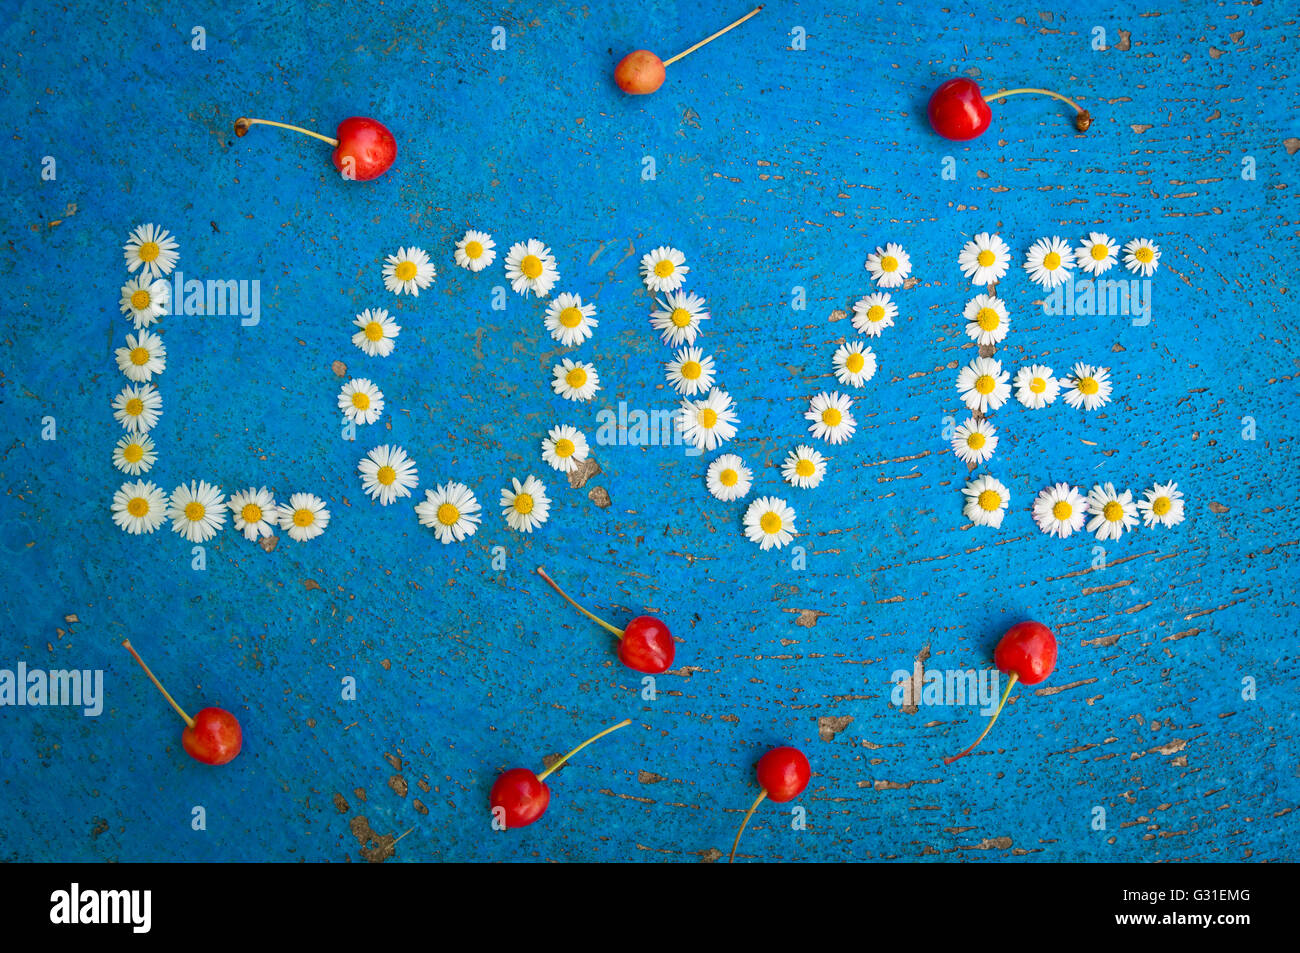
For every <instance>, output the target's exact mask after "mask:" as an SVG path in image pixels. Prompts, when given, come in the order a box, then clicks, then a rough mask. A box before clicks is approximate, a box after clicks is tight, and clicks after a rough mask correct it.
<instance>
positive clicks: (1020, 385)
mask: <svg viewBox="0 0 1300 953" xmlns="http://www.w3.org/2000/svg"><path fill="white" fill-rule="evenodd" d="M1012 386H1013V387H1014V388H1015V391H1016V400H1018V401H1020V403H1022V404H1023V405H1024V406H1026V407H1028V408H1029V409H1030V410H1042V409H1043V408H1044V407H1046V406H1047V405H1048V404H1050V403H1052V401H1054V400H1056V395H1057V394H1058V393H1060V390H1061V382H1060V381H1058V380H1057V379H1056V378H1055V377H1054V376H1052V369H1051V368H1050V367H1047V366H1046V365H1043V364H1030V365H1029V366H1028V367H1022V368H1020V370H1018V371H1016V377H1015V380H1014V381H1012Z"/></svg>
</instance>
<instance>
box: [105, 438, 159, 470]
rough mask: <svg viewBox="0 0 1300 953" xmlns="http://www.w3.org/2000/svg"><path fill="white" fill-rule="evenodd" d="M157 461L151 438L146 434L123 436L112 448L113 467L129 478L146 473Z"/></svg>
mask: <svg viewBox="0 0 1300 953" xmlns="http://www.w3.org/2000/svg"><path fill="white" fill-rule="evenodd" d="M157 461H158V454H157V453H155V452H154V445H153V438H152V437H150V436H149V435H148V434H147V433H140V434H125V435H124V436H122V437H120V438H119V439H118V441H117V446H115V447H114V448H113V466H115V467H117V468H118V469H119V470H121V471H122V472H123V473H129V474H131V476H139V475H140V474H141V473H148V472H149V470H150V468H151V467H152V466H153V465H154V464H155V463H156V462H157Z"/></svg>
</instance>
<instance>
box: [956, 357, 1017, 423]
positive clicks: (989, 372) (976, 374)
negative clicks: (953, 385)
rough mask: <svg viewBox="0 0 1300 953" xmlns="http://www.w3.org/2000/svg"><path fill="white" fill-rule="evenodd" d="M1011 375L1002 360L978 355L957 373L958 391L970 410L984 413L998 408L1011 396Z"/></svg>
mask: <svg viewBox="0 0 1300 953" xmlns="http://www.w3.org/2000/svg"><path fill="white" fill-rule="evenodd" d="M1010 376H1011V375H1010V374H1009V373H1007V372H1006V371H1004V370H1003V369H1002V362H1001V361H999V360H997V359H996V358H992V357H977V358H975V360H973V361H971V362H970V363H969V364H967V365H966V366H965V367H963V368H962V369H961V373H959V374H958V375H957V392H958V393H959V394H961V399H962V400H963V401H964V402H965V404H966V407H967V408H968V409H970V410H978V411H979V412H980V413H982V414H986V413H988V412H989V411H990V410H997V409H998V408H999V407H1001V406H1002V405H1003V404H1005V403H1006V402H1007V398H1008V397H1010V396H1011V385H1010V384H1008V383H1007V379H1008V378H1009V377H1010Z"/></svg>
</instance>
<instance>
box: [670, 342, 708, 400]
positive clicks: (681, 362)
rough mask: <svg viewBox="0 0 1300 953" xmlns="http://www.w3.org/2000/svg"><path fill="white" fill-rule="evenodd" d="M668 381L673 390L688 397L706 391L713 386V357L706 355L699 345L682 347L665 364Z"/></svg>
mask: <svg viewBox="0 0 1300 953" xmlns="http://www.w3.org/2000/svg"><path fill="white" fill-rule="evenodd" d="M664 370H665V371H666V372H667V376H668V383H669V384H671V385H672V387H673V390H675V391H677V393H679V394H685V395H686V396H687V397H693V396H694V395H696V394H700V393H704V392H706V391H709V390H711V389H712V388H713V378H714V367H713V358H712V357H708V356H706V355H705V353H704V351H702V350H701V349H700V348H698V347H684V348H681V349H680V350H679V351H678V352H677V353H676V354H674V355H673V359H672V360H671V361H669V362H668V363H667V364H665V365H664Z"/></svg>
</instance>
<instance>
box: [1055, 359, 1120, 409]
mask: <svg viewBox="0 0 1300 953" xmlns="http://www.w3.org/2000/svg"><path fill="white" fill-rule="evenodd" d="M1064 389H1065V402H1066V403H1067V404H1069V405H1070V406H1071V407H1075V408H1078V407H1082V408H1083V409H1084V410H1096V409H1097V408H1098V407H1103V406H1105V405H1106V404H1108V403H1109V402H1110V395H1111V391H1112V390H1113V385H1112V384H1111V380H1110V368H1108V367H1094V366H1093V365H1091V364H1075V365H1074V372H1073V373H1072V374H1071V375H1070V376H1069V377H1067V378H1066V379H1065V383H1064Z"/></svg>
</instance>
